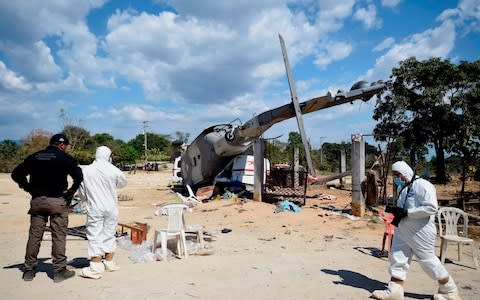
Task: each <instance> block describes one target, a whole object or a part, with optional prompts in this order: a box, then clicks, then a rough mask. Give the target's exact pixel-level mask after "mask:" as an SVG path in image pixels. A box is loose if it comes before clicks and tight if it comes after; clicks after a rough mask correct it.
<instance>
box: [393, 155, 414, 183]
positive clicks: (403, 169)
mask: <svg viewBox="0 0 480 300" xmlns="http://www.w3.org/2000/svg"><path fill="white" fill-rule="evenodd" d="M392 171H395V172H398V173H400V174H402V175H403V176H405V178H406V179H407V182H410V181H412V178H413V170H412V168H410V166H409V165H408V164H407V163H406V162H404V161H403V160H401V161H397V162H395V163H394V164H393V165H392Z"/></svg>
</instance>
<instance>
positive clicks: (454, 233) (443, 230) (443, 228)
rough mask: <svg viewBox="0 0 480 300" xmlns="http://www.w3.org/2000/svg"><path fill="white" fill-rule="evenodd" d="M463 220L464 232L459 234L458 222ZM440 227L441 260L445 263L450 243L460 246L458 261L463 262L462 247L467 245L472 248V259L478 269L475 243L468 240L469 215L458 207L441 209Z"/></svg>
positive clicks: (438, 217) (439, 215)
mask: <svg viewBox="0 0 480 300" xmlns="http://www.w3.org/2000/svg"><path fill="white" fill-rule="evenodd" d="M461 218H463V227H462V231H461V232H458V221H459V220H460V219H461ZM437 219H438V227H439V232H438V234H439V235H440V240H441V243H440V260H441V261H442V263H444V262H445V254H446V252H447V244H448V242H454V243H457V244H458V249H457V251H458V260H459V261H460V260H461V257H460V253H461V245H462V244H467V245H471V247H472V257H473V262H474V263H475V268H476V269H478V261H477V256H476V253H475V242H474V240H472V239H470V238H468V215H467V214H466V213H465V212H464V211H463V210H461V209H458V208H456V207H441V208H440V209H439V210H438V212H437Z"/></svg>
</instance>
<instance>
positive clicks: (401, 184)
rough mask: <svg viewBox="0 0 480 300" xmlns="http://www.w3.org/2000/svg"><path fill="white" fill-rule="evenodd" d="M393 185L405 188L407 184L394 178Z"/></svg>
mask: <svg viewBox="0 0 480 300" xmlns="http://www.w3.org/2000/svg"><path fill="white" fill-rule="evenodd" d="M393 183H395V185H396V186H399V187H403V186H404V185H405V182H403V180H402V179H400V178H399V177H393Z"/></svg>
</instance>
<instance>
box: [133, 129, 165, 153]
mask: <svg viewBox="0 0 480 300" xmlns="http://www.w3.org/2000/svg"><path fill="white" fill-rule="evenodd" d="M144 142H145V136H144V135H143V134H138V135H137V136H136V137H135V138H134V139H132V140H130V141H129V142H128V143H127V144H128V145H129V146H132V147H133V148H134V149H135V150H136V151H137V152H138V153H142V154H143V156H144V155H145V154H144V153H145V146H144ZM170 147H171V141H170V138H169V136H168V135H160V134H156V133H150V132H148V133H147V148H148V150H153V149H156V150H155V151H159V152H163V153H164V154H166V155H170ZM147 155H148V153H147Z"/></svg>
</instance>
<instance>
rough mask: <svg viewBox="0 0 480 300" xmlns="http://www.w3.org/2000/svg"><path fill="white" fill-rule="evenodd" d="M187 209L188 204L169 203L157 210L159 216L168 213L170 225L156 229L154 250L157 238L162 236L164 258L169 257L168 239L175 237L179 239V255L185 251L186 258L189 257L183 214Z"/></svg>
mask: <svg viewBox="0 0 480 300" xmlns="http://www.w3.org/2000/svg"><path fill="white" fill-rule="evenodd" d="M187 209H188V206H187V205H185V204H179V203H175V204H167V205H165V206H163V207H161V208H160V209H159V210H157V211H156V212H155V215H157V216H161V215H168V227H167V228H163V229H157V230H155V235H154V238H153V246H152V252H155V246H156V245H157V238H158V237H160V243H161V247H162V256H163V257H164V258H165V257H167V240H168V239H170V238H172V237H173V238H175V239H176V240H177V255H181V254H182V253H183V255H184V256H185V258H187V257H188V253H187V242H186V237H185V219H184V215H183V214H184V212H185V210H187Z"/></svg>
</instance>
